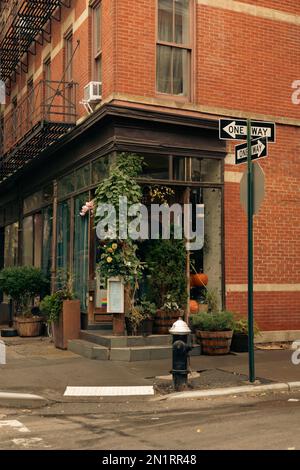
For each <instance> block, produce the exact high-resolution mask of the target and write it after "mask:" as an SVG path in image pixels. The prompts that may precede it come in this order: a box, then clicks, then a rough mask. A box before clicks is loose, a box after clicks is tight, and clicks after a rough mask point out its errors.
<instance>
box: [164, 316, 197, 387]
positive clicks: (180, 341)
mask: <svg viewBox="0 0 300 470" xmlns="http://www.w3.org/2000/svg"><path fill="white" fill-rule="evenodd" d="M169 332H170V333H171V335H173V364H172V366H173V367H172V375H173V385H174V389H175V390H176V391H181V390H184V389H185V388H186V385H187V376H188V357H189V352H190V350H191V349H192V348H191V345H190V342H189V334H190V333H191V330H190V329H189V327H188V325H187V324H186V323H185V321H183V320H182V318H181V317H179V319H178V320H177V321H176V322H175V323H173V325H172V328H170V330H169Z"/></svg>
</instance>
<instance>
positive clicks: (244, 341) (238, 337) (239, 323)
mask: <svg viewBox="0 0 300 470" xmlns="http://www.w3.org/2000/svg"><path fill="white" fill-rule="evenodd" d="M253 330H254V336H256V335H258V334H259V328H258V326H257V324H256V323H254V329H253ZM230 349H231V351H234V352H248V320H247V318H242V317H241V318H238V319H236V320H235V322H234V330H233V336H232V342H231V347H230Z"/></svg>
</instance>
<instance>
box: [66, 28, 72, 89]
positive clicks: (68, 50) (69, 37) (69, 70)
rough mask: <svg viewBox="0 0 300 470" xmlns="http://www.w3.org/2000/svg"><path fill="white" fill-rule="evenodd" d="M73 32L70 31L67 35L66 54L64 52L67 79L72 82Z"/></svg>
mask: <svg viewBox="0 0 300 470" xmlns="http://www.w3.org/2000/svg"><path fill="white" fill-rule="evenodd" d="M72 58H73V34H72V31H69V32H68V33H67V34H66V36H65V54H64V69H65V80H66V82H71V81H72V79H73V60H72Z"/></svg>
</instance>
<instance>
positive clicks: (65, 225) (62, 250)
mask: <svg viewBox="0 0 300 470" xmlns="http://www.w3.org/2000/svg"><path fill="white" fill-rule="evenodd" d="M70 215H71V209H70V201H64V202H61V203H60V204H58V207H57V269H58V270H61V271H63V272H64V273H66V272H67V271H69V268H70Z"/></svg>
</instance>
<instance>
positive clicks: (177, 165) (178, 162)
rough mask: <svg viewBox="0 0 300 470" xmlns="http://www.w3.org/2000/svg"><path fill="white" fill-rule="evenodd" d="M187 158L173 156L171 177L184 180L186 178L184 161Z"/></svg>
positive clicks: (185, 161)
mask: <svg viewBox="0 0 300 470" xmlns="http://www.w3.org/2000/svg"><path fill="white" fill-rule="evenodd" d="M187 160H188V159H187V158H184V157H174V158H173V179H174V180H179V181H185V179H186V163H187Z"/></svg>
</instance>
